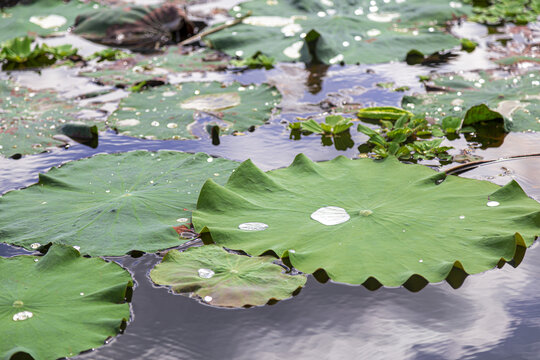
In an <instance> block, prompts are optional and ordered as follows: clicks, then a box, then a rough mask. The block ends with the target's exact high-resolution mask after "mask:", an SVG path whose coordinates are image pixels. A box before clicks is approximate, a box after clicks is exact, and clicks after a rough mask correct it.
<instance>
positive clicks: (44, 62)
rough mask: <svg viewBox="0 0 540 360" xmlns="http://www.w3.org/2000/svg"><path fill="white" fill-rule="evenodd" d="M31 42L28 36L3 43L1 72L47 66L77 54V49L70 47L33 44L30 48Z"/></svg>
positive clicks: (0, 54)
mask: <svg viewBox="0 0 540 360" xmlns="http://www.w3.org/2000/svg"><path fill="white" fill-rule="evenodd" d="M33 42H34V39H33V38H31V37H28V36H25V37H18V38H14V39H11V40H7V41H4V42H3V43H2V44H1V48H2V49H1V50H0V63H1V64H2V70H21V69H26V68H38V67H43V66H48V65H52V64H54V63H56V62H57V61H59V60H65V59H67V58H69V57H71V56H74V55H76V54H77V49H75V48H73V47H72V46H71V45H60V46H48V45H47V44H41V45H40V44H34V46H32V44H33Z"/></svg>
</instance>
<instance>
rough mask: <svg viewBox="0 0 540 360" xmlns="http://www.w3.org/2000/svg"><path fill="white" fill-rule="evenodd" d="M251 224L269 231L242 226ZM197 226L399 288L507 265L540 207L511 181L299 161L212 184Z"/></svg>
mask: <svg viewBox="0 0 540 360" xmlns="http://www.w3.org/2000/svg"><path fill="white" fill-rule="evenodd" d="M490 201H497V202H498V203H499V206H496V207H490V206H488V205H487V204H488V202H490ZM328 207H336V208H341V209H342V210H341V215H339V214H337V215H336V214H334V217H335V216H341V218H340V219H341V220H340V221H334V223H336V224H337V225H325V224H324V221H321V219H315V218H314V215H315V214H317V213H318V217H319V218H321V217H322V219H324V218H325V217H326V214H325V213H324V212H323V211H322V209H325V208H328ZM223 209H227V211H225V212H224V211H223ZM321 212H322V214H321ZM246 222H262V223H265V224H267V225H268V228H267V229H265V230H264V231H253V232H246V231H242V230H241V229H239V228H238V226H239V225H240V224H242V223H246ZM193 225H194V226H195V230H196V231H198V232H202V233H204V234H203V239H205V237H206V238H207V237H208V235H210V236H211V240H213V241H214V242H215V243H216V244H218V245H221V246H225V247H227V248H230V249H237V250H243V251H245V252H247V253H248V254H251V255H259V254H263V253H266V252H267V251H273V252H275V253H276V254H278V255H279V256H281V257H288V259H289V261H290V263H291V264H292V265H293V266H294V267H295V268H297V269H298V270H300V271H302V272H306V273H313V272H316V271H317V270H318V269H324V271H325V272H326V273H327V275H328V276H329V277H330V278H331V279H333V280H335V281H339V282H344V283H349V284H362V283H364V282H366V281H368V280H369V279H371V280H373V279H376V280H377V281H378V282H380V283H381V284H383V285H387V286H399V285H402V284H403V283H405V282H406V281H407V280H408V279H409V278H411V277H413V275H419V276H421V277H423V278H424V279H425V280H427V281H428V282H438V281H442V280H444V279H445V278H446V277H447V276H448V274H449V273H450V271H451V270H452V268H453V267H458V268H460V269H462V270H464V271H465V272H467V273H469V274H475V273H479V272H482V271H485V270H488V269H491V268H493V267H495V266H496V265H497V264H498V263H499V261H500V260H501V259H504V260H506V261H510V260H511V259H512V258H514V255H515V253H516V249H517V247H524V246H528V245H531V243H532V242H533V240H534V239H535V237H536V236H537V235H538V234H539V232H540V230H539V229H540V227H539V225H540V204H539V203H537V202H536V201H534V200H532V199H530V198H528V197H527V195H526V194H525V193H524V192H523V190H522V189H521V188H520V186H519V185H518V184H517V183H516V182H514V181H512V182H511V183H509V184H508V185H506V186H504V187H499V186H497V185H495V184H492V183H490V182H487V181H478V180H471V179H463V178H459V177H456V176H445V174H444V173H438V172H436V171H434V170H432V169H430V168H427V167H424V166H420V165H405V164H401V163H400V162H399V161H397V160H396V159H395V158H393V157H389V158H387V159H385V160H381V161H374V160H371V159H359V160H350V159H347V158H345V157H338V158H336V159H334V160H332V161H328V162H321V163H314V162H312V161H311V160H309V159H308V158H307V157H305V156H304V155H298V156H297V157H296V159H295V161H294V162H293V163H292V165H291V166H289V167H288V168H285V169H278V170H273V171H269V172H267V173H264V172H262V171H261V170H259V169H258V168H257V167H256V166H255V165H253V163H252V162H251V161H249V160H248V161H246V162H244V163H242V165H241V166H240V167H239V168H238V169H237V170H236V171H235V172H234V173H233V175H232V176H231V177H230V179H229V181H228V182H227V184H226V185H225V186H224V187H222V186H219V185H216V184H215V183H214V182H213V181H211V180H209V181H207V182H206V184H205V185H204V186H203V188H202V190H201V194H200V196H199V200H198V203H197V210H196V211H195V212H194V213H193ZM207 240H209V239H206V240H205V242H206V241H207ZM517 262H519V259H516V263H517Z"/></svg>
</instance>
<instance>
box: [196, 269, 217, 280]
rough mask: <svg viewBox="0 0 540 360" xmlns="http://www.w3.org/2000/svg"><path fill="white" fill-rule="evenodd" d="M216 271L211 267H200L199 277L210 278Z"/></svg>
mask: <svg viewBox="0 0 540 360" xmlns="http://www.w3.org/2000/svg"><path fill="white" fill-rule="evenodd" d="M214 275H215V273H214V272H213V271H212V270H210V269H199V277H201V278H203V279H210V278H211V277H212V276H214Z"/></svg>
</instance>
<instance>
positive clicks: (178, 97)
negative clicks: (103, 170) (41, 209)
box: [108, 81, 281, 140]
mask: <svg viewBox="0 0 540 360" xmlns="http://www.w3.org/2000/svg"><path fill="white" fill-rule="evenodd" d="M139 85H140V84H139ZM138 90H141V91H132V92H131V93H130V95H129V96H128V97H126V98H124V99H122V101H121V102H120V106H119V108H118V110H117V111H116V112H114V113H113V114H112V115H111V116H110V117H109V119H108V123H109V124H110V126H111V127H113V128H115V129H117V130H118V132H119V133H121V134H122V135H128V136H137V137H143V138H147V139H175V140H181V139H193V138H197V137H198V136H200V135H201V133H195V132H194V131H193V130H194V129H203V132H204V133H205V130H204V129H205V127H206V125H208V124H212V125H218V126H219V127H220V132H221V133H222V134H230V133H232V132H235V131H247V130H248V129H250V128H252V127H255V126H258V125H262V124H264V123H265V122H266V121H267V120H268V119H269V118H270V115H271V112H272V109H274V108H275V106H276V105H277V104H278V103H279V102H280V101H281V95H280V94H279V92H278V91H277V90H276V89H275V88H274V87H272V86H269V85H267V84H261V85H247V86H244V85H242V84H240V83H238V82H234V83H232V84H230V85H228V86H224V85H222V84H221V83H219V82H215V81H214V82H206V83H198V82H188V83H183V84H180V85H164V86H156V87H150V88H142V86H139V88H138ZM196 125H199V126H198V127H197V126H196Z"/></svg>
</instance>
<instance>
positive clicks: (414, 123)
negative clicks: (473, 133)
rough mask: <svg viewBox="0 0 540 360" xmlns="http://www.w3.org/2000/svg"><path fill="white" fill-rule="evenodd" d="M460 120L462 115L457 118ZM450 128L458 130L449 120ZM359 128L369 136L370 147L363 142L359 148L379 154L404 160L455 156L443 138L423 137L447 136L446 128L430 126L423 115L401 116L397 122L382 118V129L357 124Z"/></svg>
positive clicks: (378, 156) (378, 155)
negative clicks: (427, 138)
mask: <svg viewBox="0 0 540 360" xmlns="http://www.w3.org/2000/svg"><path fill="white" fill-rule="evenodd" d="M458 120H459V119H458ZM446 125H447V126H448V127H447V129H448V131H453V132H455V129H454V128H453V127H452V126H456V125H454V124H452V123H451V121H448V124H446ZM358 131H359V132H361V133H364V134H366V135H367V136H369V140H368V142H367V144H366V145H367V148H364V147H363V146H362V145H360V149H362V150H366V151H368V152H372V153H373V155H374V156H375V157H376V158H386V157H388V156H395V157H397V158H398V159H401V160H420V159H422V160H430V159H434V158H437V159H439V160H442V161H448V160H450V159H451V158H452V157H451V156H450V155H449V154H448V152H447V151H448V150H450V149H452V147H451V146H441V144H442V142H443V141H444V139H432V140H425V139H422V137H431V136H444V135H445V132H444V129H443V128H441V127H439V126H431V125H430V124H429V123H428V122H427V121H426V119H424V118H416V117H413V118H409V117H408V116H406V115H403V116H401V117H400V118H399V119H398V120H396V121H395V122H394V123H393V122H391V121H387V120H381V128H380V129H372V128H370V127H367V126H366V125H363V124H358Z"/></svg>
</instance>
